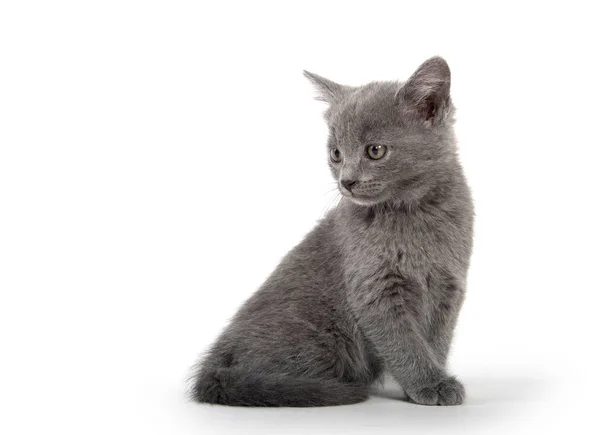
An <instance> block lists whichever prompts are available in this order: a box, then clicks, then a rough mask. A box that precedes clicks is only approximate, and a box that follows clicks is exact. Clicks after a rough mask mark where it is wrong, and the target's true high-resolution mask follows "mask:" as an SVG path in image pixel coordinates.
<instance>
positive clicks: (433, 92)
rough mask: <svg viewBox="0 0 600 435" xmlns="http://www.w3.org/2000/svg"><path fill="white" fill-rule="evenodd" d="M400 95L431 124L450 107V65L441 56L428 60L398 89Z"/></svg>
mask: <svg viewBox="0 0 600 435" xmlns="http://www.w3.org/2000/svg"><path fill="white" fill-rule="evenodd" d="M398 97H399V98H400V99H401V100H403V101H404V102H405V104H407V105H408V106H409V107H410V108H411V109H412V110H411V111H413V112H415V113H416V114H417V116H418V117H419V118H420V119H421V120H422V121H425V122H427V123H429V124H432V123H433V121H434V120H435V119H438V118H442V117H443V116H444V115H445V113H446V112H447V109H449V108H450V67H448V64H447V63H446V61H445V60H444V59H442V58H441V57H432V58H431V59H428V60H426V61H425V62H424V63H423V64H422V65H421V66H420V67H419V68H418V69H417V70H416V71H415V73H414V74H413V75H412V76H411V77H410V78H409V79H408V81H407V82H406V83H405V84H404V86H403V87H402V88H401V89H400V90H399V91H398Z"/></svg>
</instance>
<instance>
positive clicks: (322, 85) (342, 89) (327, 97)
mask: <svg viewBox="0 0 600 435" xmlns="http://www.w3.org/2000/svg"><path fill="white" fill-rule="evenodd" d="M304 76H305V77H306V78H307V79H308V80H310V81H311V83H312V84H313V85H315V88H317V91H318V92H319V95H318V96H317V100H319V101H325V102H326V103H329V104H331V103H334V102H336V101H339V100H340V99H341V98H342V96H343V95H344V94H345V93H346V91H347V90H348V89H350V88H349V87H348V86H344V85H340V84H339V83H335V82H332V81H331V80H329V79H326V78H325V77H321V76H319V75H317V74H314V73H311V72H308V71H306V70H304Z"/></svg>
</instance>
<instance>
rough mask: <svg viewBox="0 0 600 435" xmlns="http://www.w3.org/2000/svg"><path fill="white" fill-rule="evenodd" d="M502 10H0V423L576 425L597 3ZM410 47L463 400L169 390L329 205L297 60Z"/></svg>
mask: <svg viewBox="0 0 600 435" xmlns="http://www.w3.org/2000/svg"><path fill="white" fill-rule="evenodd" d="M523 3H524V2H519V3H515V4H510V3H508V2H504V1H503V2H498V3H497V4H496V5H491V4H490V3H489V2H485V3H484V2H478V3H473V4H466V3H460V4H459V3H457V2H445V3H441V4H436V3H434V2H424V3H423V2H416V1H411V2H407V3H404V2H389V3H385V4H384V3H379V2H372V1H370V2H364V3H361V4H355V3H352V2H338V3H335V2H327V3H325V2H301V3H298V4H297V5H295V6H291V5H289V4H288V2H278V3H273V4H270V5H269V4H265V3H260V2H243V3H242V2H240V3H239V4H233V3H232V4H229V3H225V2H219V3H218V4H217V3H216V2H215V3H214V4H212V3H209V2H195V1H190V2H166V1H165V2H147V1H145V2H142V1H140V2H131V1H112V2H110V1H104V2H95V3H94V4H92V2H75V1H73V2H70V3H69V2H37V3H33V2H26V1H19V2H16V1H15V2H3V3H2V5H1V6H0V147H1V148H0V291H1V300H0V337H1V342H0V343H1V345H0V352H1V354H2V355H1V357H0V409H1V411H0V412H1V414H2V417H1V418H0V432H2V433H6V434H16V433H32V434H33V433H61V434H71V433H73V434H75V433H78V434H79V433H86V434H94V433H114V434H121V433H123V434H133V433H144V434H151V433H168V434H177V433H190V434H211V433H218V434H225V433H242V432H243V433H252V432H260V433H276V434H280V433H383V432H388V433H408V432H407V430H406V429H410V433H442V432H443V433H475V434H487V433H499V434H506V433H511V434H514V433H528V434H529V433H537V432H540V433H542V432H543V433H564V432H565V430H570V431H571V433H589V431H590V429H584V428H586V427H588V426H589V425H590V424H592V423H593V424H595V419H594V418H593V415H594V414H593V412H594V411H595V408H596V407H597V400H598V399H597V391H598V387H599V385H598V383H599V382H598V378H597V375H596V370H595V367H594V366H595V365H596V364H597V354H598V352H597V349H596V348H597V342H598V340H597V330H598V326H597V304H598V291H599V290H600V286H599V281H598V279H597V276H596V275H597V263H598V259H599V257H598V251H597V247H598V246H599V245H598V243H599V242H600V240H599V239H600V237H599V231H598V226H597V225H598V222H600V219H599V217H600V216H599V211H598V186H599V176H598V163H599V162H598V156H599V145H600V143H599V139H598V128H597V125H598V118H599V116H598V115H599V113H598V112H599V111H598V100H599V97H600V93H599V88H598V77H600V69H599V67H598V56H597V41H598V40H600V35H598V30H597V20H596V17H597V14H596V13H595V11H594V10H593V7H592V6H591V5H592V2H589V3H588V4H585V3H578V2H573V1H570V2H564V3H553V4H552V5H550V4H549V3H550V2H543V3H542V2H540V3H539V4H535V3H533V2H530V3H528V4H527V5H525V4H523ZM416 5H419V6H416ZM435 54H440V55H442V56H444V57H445V58H446V59H447V60H448V62H449V64H450V66H451V68H452V72H453V88H452V90H453V95H454V100H455V103H456V106H457V108H458V124H457V130H458V135H459V139H460V146H461V155H462V159H463V161H464V164H465V167H466V170H467V173H468V176H469V179H470V183H471V185H472V187H473V193H474V196H475V198H476V202H477V226H476V243H475V252H474V256H473V262H472V268H471V275H470V287H469V296H468V298H467V302H466V304H465V306H464V310H463V313H462V317H461V320H460V324H459V327H458V331H457V337H456V341H455V345H454V351H453V356H452V367H453V369H454V371H455V372H456V373H457V374H458V375H459V376H460V377H461V378H462V379H463V380H464V381H465V383H466V386H467V389H468V392H469V399H468V402H467V404H466V405H464V406H462V407H454V408H428V407H419V406H415V405H410V404H408V403H406V402H403V401H401V400H397V396H398V394H397V393H396V394H394V393H393V386H392V385H391V384H390V388H392V390H389V388H388V390H386V391H387V392H385V393H384V396H386V397H374V398H372V399H370V400H369V401H368V402H366V403H364V404H361V405H356V406H349V407H341V408H328V409H308V410H298V409H267V410H256V409H227V408H219V407H209V406H200V405H195V404H189V403H186V401H185V399H184V396H183V388H184V378H185V376H186V373H187V369H188V367H189V366H191V365H192V364H193V362H194V361H195V358H196V356H197V354H199V353H200V352H201V351H202V350H203V349H204V348H205V347H206V346H207V345H209V344H210V343H211V341H212V340H213V338H214V337H215V336H216V334H217V333H218V332H219V331H220V329H221V328H222V327H223V326H224V325H225V323H226V321H227V319H228V318H229V316H231V315H232V314H233V313H234V312H235V310H236V308H237V306H239V304H240V303H241V302H242V301H243V300H244V299H246V298H247V297H248V296H249V295H250V294H251V293H252V292H253V291H254V290H255V289H256V288H257V287H258V286H259V285H260V283H261V282H262V281H263V280H264V278H265V277H266V276H267V275H268V274H269V273H270V272H271V270H272V269H273V268H274V266H275V265H276V263H277V261H278V260H279V259H280V258H281V257H282V256H283V255H284V254H285V253H286V252H287V251H288V250H289V249H290V248H291V247H292V246H293V245H294V244H295V243H297V242H298V241H299V240H300V239H301V238H302V236H303V235H304V234H305V233H306V232H307V231H309V230H310V229H311V227H312V226H313V224H314V222H315V220H316V219H317V218H319V217H320V216H322V214H323V212H324V210H325V209H326V207H327V205H328V203H329V202H330V200H331V199H332V194H331V193H330V191H331V189H332V188H333V187H334V185H333V184H332V182H331V180H330V178H329V174H328V170H327V166H326V152H325V140H326V128H325V125H324V123H323V122H322V120H321V115H320V113H321V111H322V110H323V106H322V104H321V103H318V102H315V101H314V100H313V99H312V96H313V95H314V93H313V90H312V89H311V87H310V85H309V84H308V83H307V82H306V80H305V79H304V78H303V77H302V74H301V71H302V69H308V70H310V71H314V72H316V73H318V74H321V75H324V76H326V77H330V78H332V79H334V80H337V81H339V82H342V83H346V84H361V83H364V82H366V81H369V80H376V79H379V80H384V79H396V78H398V79H405V78H407V77H408V76H409V75H410V73H411V72H412V71H413V70H414V69H415V68H416V67H417V66H418V65H419V64H420V63H421V62H422V61H424V60H425V59H427V58H428V57H430V56H432V55H435ZM390 391H391V392H390ZM390 395H391V396H392V397H396V399H394V398H389V397H388V396H390Z"/></svg>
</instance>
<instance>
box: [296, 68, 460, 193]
mask: <svg viewBox="0 0 600 435" xmlns="http://www.w3.org/2000/svg"><path fill="white" fill-rule="evenodd" d="M304 73H305V75H306V77H308V78H309V79H310V80H311V82H312V83H313V84H314V85H315V86H316V87H317V89H318V91H319V97H318V99H320V100H322V101H325V102H327V103H328V104H329V108H328V109H327V111H326V112H325V119H326V121H327V124H328V125H329V131H330V134H329V141H328V159H329V164H330V167H331V171H332V174H333V176H334V177H335V179H336V180H337V181H338V187H339V190H340V192H341V193H342V194H343V195H344V196H347V197H348V198H350V200H352V201H353V202H354V203H356V204H360V205H374V204H378V203H381V202H385V201H410V200H413V199H418V198H420V197H422V196H423V195H424V194H425V193H426V192H427V191H428V190H429V189H431V188H432V187H433V186H435V184H436V180H438V179H439V178H440V177H441V176H443V175H444V173H445V172H447V171H448V166H449V165H448V162H451V161H453V159H454V156H455V146H454V134H453V126H452V125H453V122H454V119H453V114H454V108H453V105H452V102H451V100H450V69H449V68H448V64H447V63H446V61H444V60H443V59H442V58H440V57H434V58H431V59H429V60H427V61H426V62H425V63H423V64H422V65H421V66H420V67H419V68H418V69H417V71H416V72H415V73H414V74H413V75H412V76H411V77H410V78H409V79H408V80H407V81H406V82H373V83H369V84H367V85H364V86H360V87H350V86H344V85H340V84H337V83H335V82H332V81H331V80H328V79H325V78H323V77H320V76H318V75H316V74H313V73H309V72H307V71H305V72H304Z"/></svg>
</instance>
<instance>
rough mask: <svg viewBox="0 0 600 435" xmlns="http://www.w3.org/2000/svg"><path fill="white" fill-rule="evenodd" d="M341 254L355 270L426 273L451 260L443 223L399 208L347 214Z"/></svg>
mask: <svg viewBox="0 0 600 435" xmlns="http://www.w3.org/2000/svg"><path fill="white" fill-rule="evenodd" d="M346 218H347V219H348V220H347V222H346V228H347V232H346V235H345V243H344V246H345V251H346V252H345V254H346V255H345V257H346V259H347V261H348V262H349V263H350V266H351V267H353V268H354V269H355V270H363V271H364V272H365V273H370V272H375V271H377V270H382V271H392V272H398V273H402V274H409V275H411V276H415V277H419V276H423V277H424V276H426V275H427V273H428V271H429V270H431V269H432V268H437V267H443V266H444V263H446V262H449V261H452V257H453V255H452V240H451V239H450V238H449V237H448V229H447V223H446V222H443V221H442V220H437V222H435V220H433V222H432V220H431V219H427V218H425V217H424V216H420V215H418V214H409V213H402V212H391V211H390V212H387V213H379V214H377V213H372V212H367V213H365V215H364V216H356V215H353V216H347V217H346Z"/></svg>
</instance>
